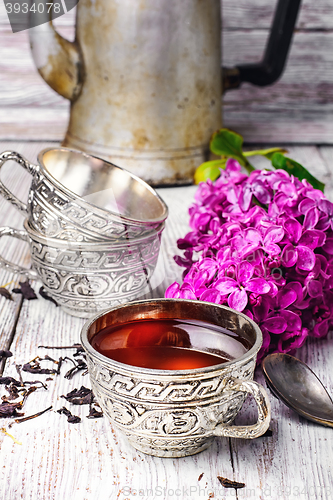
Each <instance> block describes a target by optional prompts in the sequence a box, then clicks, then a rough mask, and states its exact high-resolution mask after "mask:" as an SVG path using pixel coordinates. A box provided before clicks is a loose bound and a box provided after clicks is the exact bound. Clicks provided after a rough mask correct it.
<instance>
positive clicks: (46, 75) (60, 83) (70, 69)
mask: <svg viewBox="0 0 333 500" xmlns="http://www.w3.org/2000/svg"><path fill="white" fill-rule="evenodd" d="M29 36H30V46H31V52H32V56H33V59H34V62H35V65H36V67H37V69H38V72H39V73H40V75H41V76H42V78H43V79H44V80H45V81H46V83H47V84H48V85H49V86H50V87H51V88H52V89H53V90H55V91H56V92H57V93H58V94H60V95H61V96H63V97H65V98H66V99H69V100H71V101H74V100H75V99H76V98H77V97H78V95H79V94H80V91H81V87H82V82H83V77H82V66H83V65H82V57H81V53H80V49H79V46H78V44H77V43H76V42H70V41H69V40H66V39H65V38H63V37H62V36H60V35H59V33H57V32H56V31H55V29H54V28H53V26H52V22H48V23H45V24H41V25H39V26H36V27H34V28H30V29H29Z"/></svg>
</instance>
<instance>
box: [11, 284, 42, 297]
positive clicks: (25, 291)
mask: <svg viewBox="0 0 333 500" xmlns="http://www.w3.org/2000/svg"><path fill="white" fill-rule="evenodd" d="M19 286H20V288H13V290H12V292H13V293H21V294H22V295H23V298H24V299H27V300H34V299H37V298H38V297H37V295H36V294H35V292H34V289H33V288H31V286H30V283H29V281H20V283H19Z"/></svg>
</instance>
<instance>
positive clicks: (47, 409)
mask: <svg viewBox="0 0 333 500" xmlns="http://www.w3.org/2000/svg"><path fill="white" fill-rule="evenodd" d="M49 410H52V406H49V407H48V408H46V409H45V410H42V411H39V412H38V413H35V414H34V415H29V416H28V417H23V418H16V419H15V422H16V423H17V424H21V423H22V422H26V421H27V420H32V419H33V418H36V417H39V416H40V415H43V413H46V412H47V411H49Z"/></svg>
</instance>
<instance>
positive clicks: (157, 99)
mask: <svg viewBox="0 0 333 500" xmlns="http://www.w3.org/2000/svg"><path fill="white" fill-rule="evenodd" d="M300 1H301V0H279V2H278V6H277V10H276V13H275V18H274V21H273V25H272V30H271V34H270V37H269V40H268V44H267V47H266V53H265V56H264V58H263V61H262V62H260V63H259V64H248V65H241V66H238V67H235V68H229V69H224V71H222V74H223V79H222V75H221V40H220V37H221V10H220V0H181V1H179V0H80V1H79V3H78V6H77V20H76V37H75V41H74V42H69V41H68V40H65V39H64V38H62V37H61V36H60V35H59V34H58V33H57V32H56V31H55V30H54V28H53V26H52V22H46V21H47V20H46V19H45V24H41V25H40V26H38V27H35V28H31V29H30V30H29V32H30V41H31V48H32V54H33V58H34V61H35V64H36V66H37V68H38V71H39V73H40V74H41V75H42V77H43V78H44V79H45V81H46V82H47V83H48V84H49V85H50V86H51V87H52V88H53V89H54V90H55V91H56V92H58V93H59V94H61V95H62V96H64V97H66V98H67V99H69V100H70V101H71V110H70V120H69V125H68V130H67V134H66V137H65V139H64V141H63V145H64V146H68V147H70V148H75V149H79V150H82V151H86V152H88V153H90V154H92V155H96V156H99V157H102V158H106V159H108V160H110V161H112V162H113V163H115V164H116V165H119V166H120V167H123V168H125V169H127V170H130V171H131V172H133V173H134V174H136V175H138V176H139V177H141V178H142V179H144V180H146V181H147V182H149V183H151V184H153V185H160V184H184V183H189V182H192V179H193V173H194V170H195V168H196V167H197V166H198V165H200V164H201V163H202V162H203V161H205V160H206V159H207V154H208V144H209V139H210V137H211V135H212V133H213V132H214V131H215V130H217V129H219V128H221V126H222V114H221V104H222V102H221V101H222V91H223V90H227V89H228V88H236V87H238V86H239V85H240V84H241V83H242V82H244V81H246V82H251V83H253V84H256V85H268V84H271V83H273V82H274V81H275V80H276V79H277V78H278V77H279V76H280V75H281V73H282V70H283V67H284V64H285V61H286V57H287V53H288V49H289V45H290V41H291V38H292V33H293V29H294V26H295V22H296V17H297V13H298V9H299V5H300ZM45 15H47V14H45Z"/></svg>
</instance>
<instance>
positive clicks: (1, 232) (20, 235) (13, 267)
mask: <svg viewBox="0 0 333 500" xmlns="http://www.w3.org/2000/svg"><path fill="white" fill-rule="evenodd" d="M2 236H11V237H12V238H17V239H19V240H22V241H26V242H28V243H29V236H28V235H27V233H26V232H25V231H22V230H20V229H14V228H13V227H8V226H4V227H0V238H1V237H2ZM0 267H2V268H4V269H7V270H9V271H12V272H13V273H17V274H24V275H25V276H26V277H27V278H28V279H33V280H37V279H39V276H38V274H37V273H36V271H34V270H33V269H29V268H27V267H22V266H19V265H18V264H14V263H13V262H10V261H8V260H6V259H4V258H3V257H1V255H0Z"/></svg>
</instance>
